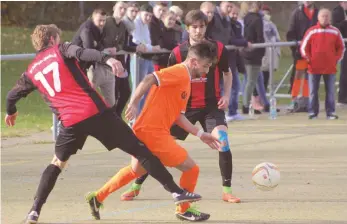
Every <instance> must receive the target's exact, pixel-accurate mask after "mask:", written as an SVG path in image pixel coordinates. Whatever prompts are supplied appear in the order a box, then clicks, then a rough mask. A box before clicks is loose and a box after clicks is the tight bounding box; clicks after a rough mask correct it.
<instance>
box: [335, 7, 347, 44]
mask: <svg viewBox="0 0 347 224" xmlns="http://www.w3.org/2000/svg"><path fill="white" fill-rule="evenodd" d="M345 17H346V12H345V10H343V8H342V7H341V6H340V5H339V6H337V7H336V8H334V10H333V26H335V27H336V28H338V29H339V30H340V32H341V34H342V37H343V38H347V20H346V19H345Z"/></svg>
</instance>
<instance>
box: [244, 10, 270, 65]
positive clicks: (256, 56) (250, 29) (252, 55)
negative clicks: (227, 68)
mask: <svg viewBox="0 0 347 224" xmlns="http://www.w3.org/2000/svg"><path fill="white" fill-rule="evenodd" d="M244 26H245V27H244V37H245V39H246V40H247V41H248V42H251V43H252V44H255V43H264V42H265V40H264V25H263V18H262V16H261V15H260V14H259V13H257V12H249V13H248V14H247V15H246V16H245V18H244ZM264 55H265V48H253V49H252V48H251V49H249V48H245V49H243V50H242V56H243V58H244V59H245V63H246V64H250V65H261V63H262V59H263V57H264Z"/></svg>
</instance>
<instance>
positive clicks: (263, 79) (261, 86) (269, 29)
mask: <svg viewBox="0 0 347 224" xmlns="http://www.w3.org/2000/svg"><path fill="white" fill-rule="evenodd" d="M262 10H263V22H264V39H265V43H273V42H277V41H280V35H279V33H278V30H277V27H276V25H275V24H274V23H273V22H272V21H271V9H270V7H269V6H267V5H263V7H262ZM280 55H281V50H280V48H279V47H275V48H274V55H273V59H274V61H273V65H274V68H273V69H274V70H276V69H277V68H278V65H279V57H280ZM269 58H270V49H269V48H266V49H265V56H264V57H263V60H262V66H261V70H262V72H261V73H260V74H259V77H258V82H257V88H256V89H255V90H254V101H252V102H254V104H258V105H259V106H260V107H263V109H264V111H265V112H269V111H270V103H269V101H268V100H267V97H266V90H267V86H268V83H269V77H270V65H269V64H270V60H269ZM258 93H259V95H258ZM255 108H256V107H255ZM277 111H278V112H279V109H277Z"/></svg>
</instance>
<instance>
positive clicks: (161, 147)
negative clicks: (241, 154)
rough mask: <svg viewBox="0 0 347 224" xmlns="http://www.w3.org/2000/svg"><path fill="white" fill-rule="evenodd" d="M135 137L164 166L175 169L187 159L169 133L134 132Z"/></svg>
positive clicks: (185, 153)
mask: <svg viewBox="0 0 347 224" xmlns="http://www.w3.org/2000/svg"><path fill="white" fill-rule="evenodd" d="M135 135H136V137H137V138H138V139H140V141H142V142H143V143H144V144H145V145H146V146H147V147H148V149H149V150H150V151H151V152H152V153H153V155H155V156H156V157H158V158H159V159H160V161H161V162H162V163H163V164H164V166H168V167H177V166H178V165H180V164H182V163H183V162H184V161H185V160H186V159H187V156H188V153H187V151H186V150H185V149H184V148H183V147H181V146H180V145H178V144H177V143H176V141H175V139H174V138H173V137H172V136H171V135H170V133H158V132H150V131H135Z"/></svg>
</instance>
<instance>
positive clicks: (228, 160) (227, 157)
mask: <svg viewBox="0 0 347 224" xmlns="http://www.w3.org/2000/svg"><path fill="white" fill-rule="evenodd" d="M232 159H233V157H232V154H231V151H227V152H219V168H220V173H221V175H222V184H223V186H224V187H231V178H232V172H233V160H232Z"/></svg>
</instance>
